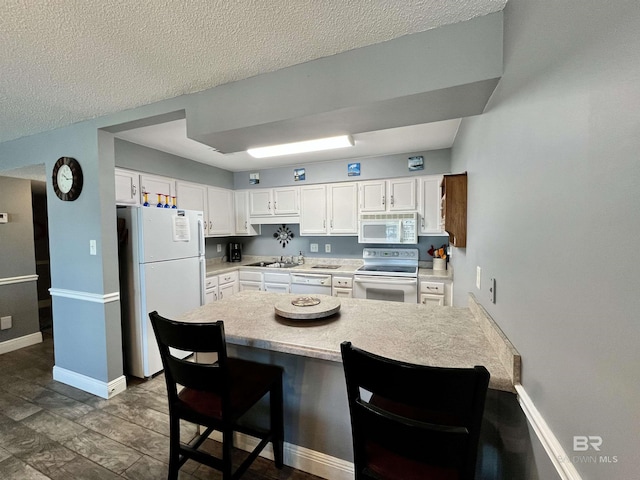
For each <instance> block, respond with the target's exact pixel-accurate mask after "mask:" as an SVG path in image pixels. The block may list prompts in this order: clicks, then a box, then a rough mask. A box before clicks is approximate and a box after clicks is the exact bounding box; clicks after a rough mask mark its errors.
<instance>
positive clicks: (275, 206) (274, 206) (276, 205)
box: [273, 202, 278, 212]
mask: <svg viewBox="0 0 640 480" xmlns="http://www.w3.org/2000/svg"><path fill="white" fill-rule="evenodd" d="M277 209H278V204H277V203H276V202H273V211H274V212H275V211H276V210H277Z"/></svg>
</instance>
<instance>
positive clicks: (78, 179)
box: [51, 157, 82, 201]
mask: <svg viewBox="0 0 640 480" xmlns="http://www.w3.org/2000/svg"><path fill="white" fill-rule="evenodd" d="M51 177H52V180H53V190H54V192H56V195H57V196H58V198H60V199H61V200H65V201H72V200H75V199H76V198H78V197H79V196H80V192H82V168H80V164H79V163H78V161H77V160H76V159H75V158H71V157H60V158H59V159H58V161H57V162H56V164H55V165H54V166H53V173H52V175H51Z"/></svg>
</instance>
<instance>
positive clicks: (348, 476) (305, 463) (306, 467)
mask: <svg viewBox="0 0 640 480" xmlns="http://www.w3.org/2000/svg"><path fill="white" fill-rule="evenodd" d="M211 438H212V439H214V440H217V441H219V442H221V441H222V434H221V433H220V432H217V431H216V432H213V434H212V435H211ZM233 444H234V446H236V447H238V448H239V449H241V450H245V451H247V452H250V451H251V450H253V449H254V448H255V446H256V445H257V444H258V440H257V439H256V438H254V437H251V436H249V435H245V434H243V433H237V432H236V433H235V434H234V436H233ZM260 456H261V457H264V458H268V459H269V460H273V447H272V445H271V444H268V445H267V446H266V447H265V448H264V450H263V451H262V452H261V453H260ZM284 463H285V465H288V466H290V467H292V468H295V469H296V470H301V471H303V472H307V473H310V474H312V475H316V476H318V477H321V478H330V479H331V480H353V475H354V470H353V463H352V462H348V461H346V460H342V459H341V458H336V457H332V456H331V455H327V454H326V453H322V452H317V451H315V450H311V449H309V448H305V447H300V446H298V445H294V444H291V443H286V442H285V444H284Z"/></svg>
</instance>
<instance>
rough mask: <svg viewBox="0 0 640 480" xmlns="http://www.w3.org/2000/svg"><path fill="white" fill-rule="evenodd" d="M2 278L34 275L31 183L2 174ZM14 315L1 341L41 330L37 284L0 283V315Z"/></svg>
mask: <svg viewBox="0 0 640 480" xmlns="http://www.w3.org/2000/svg"><path fill="white" fill-rule="evenodd" d="M0 212H3V213H8V214H9V223H0V279H8V278H14V277H22V276H26V275H35V273H36V262H35V251H34V241H33V213H32V210H31V182H30V181H29V180H21V179H17V178H7V177H0ZM4 316H11V317H13V318H12V324H13V326H12V328H10V329H8V330H0V342H5V341H7V340H11V339H14V338H18V337H22V336H25V335H29V334H32V333H36V332H38V331H40V325H39V322H38V294H37V283H36V282H35V281H32V282H24V283H14V284H9V285H0V317H4Z"/></svg>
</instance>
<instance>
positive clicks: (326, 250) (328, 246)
mask: <svg viewBox="0 0 640 480" xmlns="http://www.w3.org/2000/svg"><path fill="white" fill-rule="evenodd" d="M324 253H331V244H330V243H325V244H324Z"/></svg>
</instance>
